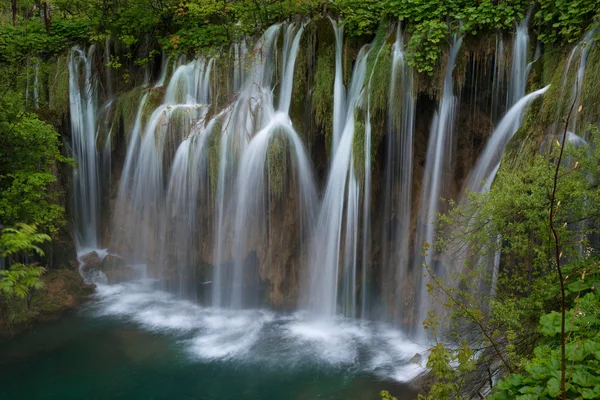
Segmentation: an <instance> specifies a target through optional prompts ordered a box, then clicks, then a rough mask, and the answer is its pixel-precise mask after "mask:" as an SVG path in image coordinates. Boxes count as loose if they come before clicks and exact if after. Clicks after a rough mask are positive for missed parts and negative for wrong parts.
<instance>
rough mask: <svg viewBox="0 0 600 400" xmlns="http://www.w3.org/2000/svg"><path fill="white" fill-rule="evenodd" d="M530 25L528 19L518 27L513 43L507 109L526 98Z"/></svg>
mask: <svg viewBox="0 0 600 400" xmlns="http://www.w3.org/2000/svg"><path fill="white" fill-rule="evenodd" d="M528 23H529V17H526V18H525V19H523V21H521V23H520V24H519V26H518V27H517V31H516V33H515V38H514V41H513V52H512V67H511V70H510V81H509V86H508V96H507V100H506V108H507V109H509V108H510V107H512V106H513V105H514V104H516V103H517V101H519V100H520V99H521V98H522V97H523V96H525V89H526V87H527V77H528V75H529V69H528V67H527V52H528V50H529V31H528V28H527V24H528ZM515 131H516V129H515Z"/></svg>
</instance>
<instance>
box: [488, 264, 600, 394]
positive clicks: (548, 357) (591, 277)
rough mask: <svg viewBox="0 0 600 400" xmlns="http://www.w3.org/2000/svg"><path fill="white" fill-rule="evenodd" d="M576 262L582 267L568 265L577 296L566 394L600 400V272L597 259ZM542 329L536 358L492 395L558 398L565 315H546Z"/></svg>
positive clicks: (570, 320)
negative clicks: (562, 320) (562, 323)
mask: <svg viewBox="0 0 600 400" xmlns="http://www.w3.org/2000/svg"><path fill="white" fill-rule="evenodd" d="M575 264H579V265H577V267H578V268H567V270H568V271H569V272H570V275H571V274H573V275H571V276H573V277H574V278H575V279H571V283H570V284H569V285H568V286H567V290H568V294H569V295H570V297H571V298H572V301H571V306H570V309H569V310H568V311H567V313H566V323H567V326H566V331H567V332H568V336H567V344H566V359H567V364H568V367H567V368H568V370H567V376H568V382H567V398H569V399H581V398H583V399H596V398H598V397H599V396H600V297H598V294H599V292H598V290H599V288H600V286H599V284H600V271H599V270H598V267H597V266H598V260H597V259H596V260H588V262H585V263H583V262H579V263H575ZM571 267H573V266H572V265H571ZM586 267H589V268H586ZM539 330H540V332H541V333H542V335H543V338H542V339H541V340H540V342H539V344H538V345H537V346H536V347H535V349H534V351H533V354H534V357H533V358H532V359H531V361H529V362H527V363H526V364H525V365H524V367H523V372H522V373H517V374H512V375H509V376H508V377H506V378H504V379H503V380H501V381H500V382H498V391H497V392H496V393H495V394H494V395H493V396H492V399H494V400H504V399H515V398H523V399H525V398H536V399H554V398H556V397H557V396H558V395H559V394H560V379H561V378H560V368H561V364H560V360H561V349H560V332H561V317H560V313H558V312H556V311H552V312H550V313H548V314H544V315H542V316H541V317H540V321H539ZM528 395H529V396H530V397H527V396H528ZM531 396H534V397H531Z"/></svg>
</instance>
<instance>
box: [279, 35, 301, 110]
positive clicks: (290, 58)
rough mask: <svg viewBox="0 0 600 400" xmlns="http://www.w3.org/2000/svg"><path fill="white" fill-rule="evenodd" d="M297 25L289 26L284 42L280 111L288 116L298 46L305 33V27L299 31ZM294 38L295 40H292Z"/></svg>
mask: <svg viewBox="0 0 600 400" xmlns="http://www.w3.org/2000/svg"><path fill="white" fill-rule="evenodd" d="M295 30H296V24H289V25H288V26H287V29H286V32H285V36H284V41H283V66H282V71H283V77H282V80H281V89H280V94H279V111H281V112H283V113H285V114H287V113H288V112H289V111H290V101H291V100H292V86H293V84H294V66H295V65H296V56H297V55H298V46H299V45H300V38H301V37H302V33H303V32H304V26H301V27H300V28H298V29H297V32H296V34H295V35H294V34H293V33H292V32H294V31H295ZM292 38H293V40H291V39H292Z"/></svg>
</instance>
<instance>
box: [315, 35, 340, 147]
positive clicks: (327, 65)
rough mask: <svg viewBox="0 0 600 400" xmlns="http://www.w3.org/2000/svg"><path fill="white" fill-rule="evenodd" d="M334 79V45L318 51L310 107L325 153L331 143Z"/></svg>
mask: <svg viewBox="0 0 600 400" xmlns="http://www.w3.org/2000/svg"><path fill="white" fill-rule="evenodd" d="M334 78H335V45H329V46H327V47H326V48H324V49H322V50H319V52H318V56H317V70H316V72H315V85H314V89H313V97H312V107H313V110H314V112H315V121H316V123H317V124H318V125H319V127H320V129H321V131H322V132H323V133H324V134H325V144H326V146H327V152H328V154H329V152H330V151H331V143H332V141H333V83H334Z"/></svg>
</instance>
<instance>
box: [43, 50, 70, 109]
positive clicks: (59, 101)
mask: <svg viewBox="0 0 600 400" xmlns="http://www.w3.org/2000/svg"><path fill="white" fill-rule="evenodd" d="M48 106H49V108H50V110H52V111H56V112H58V113H59V114H61V115H65V114H67V113H68V112H69V108H70V103H69V66H68V64H67V57H66V56H59V57H57V58H56V59H54V60H52V61H51V62H50V65H49V67H48Z"/></svg>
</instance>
